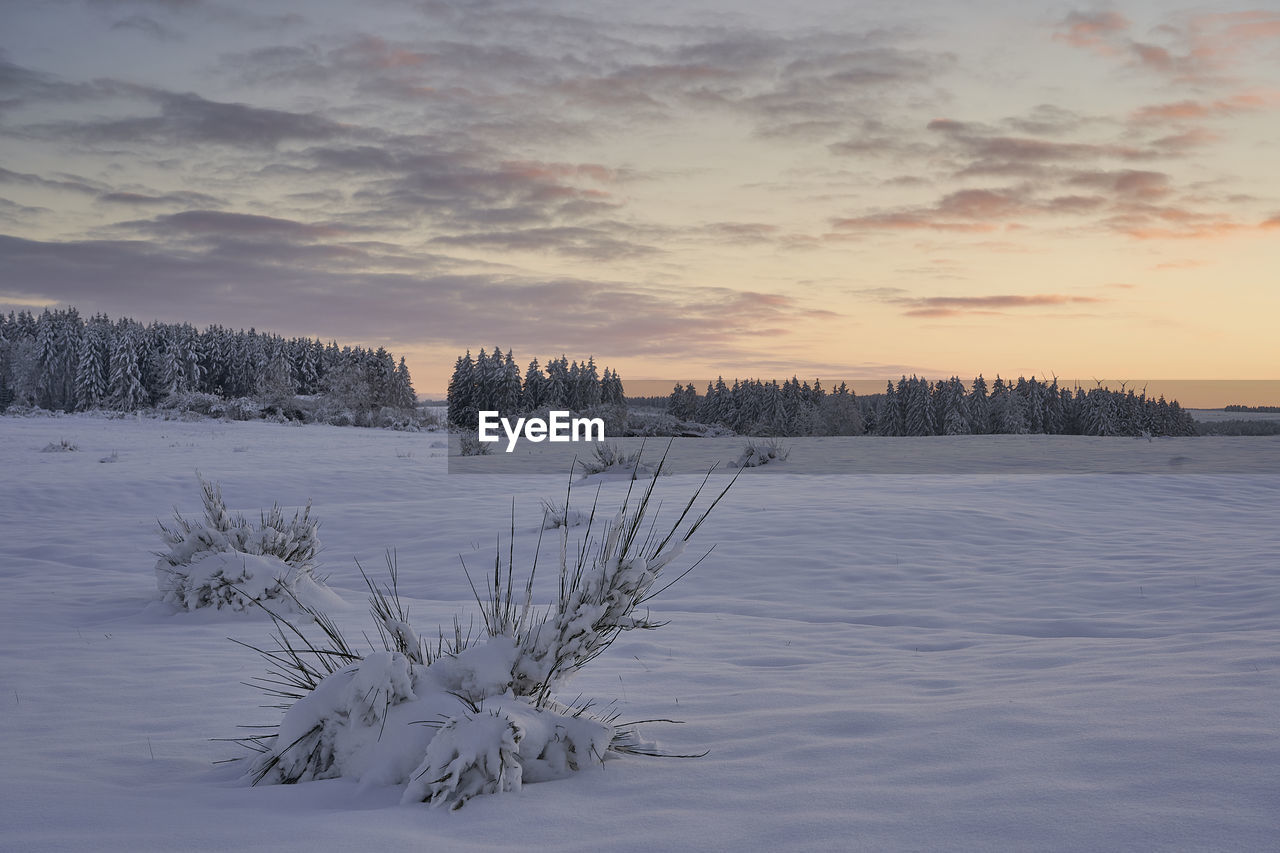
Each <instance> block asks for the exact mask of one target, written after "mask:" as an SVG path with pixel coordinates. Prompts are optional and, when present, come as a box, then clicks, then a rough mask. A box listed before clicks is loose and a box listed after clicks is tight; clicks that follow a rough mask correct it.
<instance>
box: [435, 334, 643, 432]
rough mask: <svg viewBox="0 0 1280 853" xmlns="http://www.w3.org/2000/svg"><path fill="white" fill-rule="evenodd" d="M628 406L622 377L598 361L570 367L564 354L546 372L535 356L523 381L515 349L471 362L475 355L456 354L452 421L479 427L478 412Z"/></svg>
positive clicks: (451, 383)
mask: <svg viewBox="0 0 1280 853" xmlns="http://www.w3.org/2000/svg"><path fill="white" fill-rule="evenodd" d="M602 405H606V406H620V407H623V408H625V407H626V398H625V397H624V395H623V392H622V379H621V378H620V377H619V376H618V374H617V371H614V370H610V369H609V368H607V367H606V368H605V369H604V373H603V375H602V374H601V373H600V371H599V369H598V368H597V367H596V362H595V359H594V358H592V357H588V358H587V360H586V361H584V362H582V363H579V362H577V361H576V360H575V361H573V362H572V363H571V362H570V361H569V360H568V359H567V358H565V356H563V355H562V356H560V358H558V359H552V360H551V361H548V362H547V366H546V368H545V369H544V368H542V367H541V366H539V364H538V360H537V359H536V358H535V359H534V360H533V361H531V362H529V366H528V367H527V368H526V369H525V371H524V375H523V378H521V373H520V367H519V366H518V365H517V364H516V362H515V358H514V357H513V356H512V352H511V350H507V354H506V355H505V356H504V355H503V354H502V350H501V349H500V348H499V347H494V348H493V351H492V352H490V353H486V352H485V351H484V349H481V350H480V354H479V355H478V356H476V358H475V359H474V360H473V359H472V358H471V351H470V350H467V353H466V355H460V356H458V360H457V362H456V363H455V364H454V367H453V376H452V377H451V378H450V379H449V423H451V424H454V425H456V426H468V427H473V428H474V427H475V425H476V418H477V413H478V412H480V411H497V412H501V413H502V415H503V417H506V416H508V415H511V414H521V413H525V412H533V411H537V410H539V409H568V410H570V411H575V412H581V411H585V410H587V409H591V408H594V407H596V406H602Z"/></svg>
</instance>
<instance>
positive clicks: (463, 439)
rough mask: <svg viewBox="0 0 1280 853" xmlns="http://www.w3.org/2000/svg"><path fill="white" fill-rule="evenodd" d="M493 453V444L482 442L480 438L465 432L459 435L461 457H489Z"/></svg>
mask: <svg viewBox="0 0 1280 853" xmlns="http://www.w3.org/2000/svg"><path fill="white" fill-rule="evenodd" d="M491 453H493V444H492V443H490V442H487V441H481V440H480V436H479V435H476V434H474V433H469V432H464V433H461V434H459V435H458V455H459V456H488V455H489V454H491Z"/></svg>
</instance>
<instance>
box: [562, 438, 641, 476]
mask: <svg viewBox="0 0 1280 853" xmlns="http://www.w3.org/2000/svg"><path fill="white" fill-rule="evenodd" d="M642 455H643V450H639V451H636V452H635V453H625V452H623V451H622V449H621V448H619V447H618V445H616V444H609V443H607V442H603V441H601V442H598V443H597V444H596V445H595V448H594V450H593V453H592V456H591V458H590V459H579V460H578V463H577V464H578V468H579V469H581V471H582V476H583V477H590V476H591V475H592V474H605V473H622V474H629V475H630V477H631V479H632V480H639V479H643V478H648V477H652V476H654V473H655V472H654V470H653V469H652V468H650V467H649V466H647V465H643V464H641V462H640V457H641V456H642Z"/></svg>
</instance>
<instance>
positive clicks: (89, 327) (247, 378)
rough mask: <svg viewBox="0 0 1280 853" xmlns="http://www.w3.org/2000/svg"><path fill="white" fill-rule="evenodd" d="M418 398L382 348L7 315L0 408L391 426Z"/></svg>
mask: <svg viewBox="0 0 1280 853" xmlns="http://www.w3.org/2000/svg"><path fill="white" fill-rule="evenodd" d="M300 395H301V396H302V397H304V398H311V399H309V400H307V399H298V398H299V396H300ZM415 402H416V398H415V395H414V390H413V384H412V382H411V381H410V377H409V369H408V367H407V366H406V364H405V361H404V359H403V358H401V359H400V360H399V363H397V362H396V361H395V359H394V357H393V356H392V355H391V353H389V352H387V351H386V350H385V349H383V348H381V347H379V348H378V349H376V350H372V349H363V348H361V347H354V348H353V347H342V348H339V347H338V344H337V343H336V342H330V343H328V344H324V343H322V342H321V341H319V340H313V339H310V338H284V337H282V336H280V335H275V334H270V333H267V332H259V331H257V330H255V329H250V330H249V331H247V332H246V331H244V330H240V331H233V330H231V329H227V328H224V327H222V326H209V327H208V328H206V329H205V330H204V331H199V330H197V329H196V328H195V327H193V326H192V325H191V324H189V323H180V324H178V323H159V322H152V323H149V324H147V325H143V324H142V323H140V322H138V321H137V320H133V319H131V318H128V317H121V318H119V319H116V320H111V319H110V318H109V317H107V316H106V315H104V314H96V315H94V316H92V317H90V318H88V319H85V318H82V317H81V316H80V313H79V311H77V310H76V309H75V308H66V309H61V310H49V309H46V310H44V311H43V312H42V313H41V314H40V315H39V316H35V315H33V314H31V313H29V312H22V313H17V314H15V313H12V312H11V313H10V314H8V315H7V316H5V315H3V314H0V411H3V410H4V409H6V408H8V407H9V406H26V407H39V408H42V409H49V410H61V411H66V412H72V411H85V410H90V409H106V410H112V411H125V412H129V411H134V410H137V409H142V408H148V407H162V408H175V409H184V410H191V411H197V412H200V413H202V414H222V415H227V416H231V417H242V418H250V417H260V416H264V415H270V414H274V415H277V416H283V417H286V418H296V419H299V420H310V419H313V418H314V419H321V420H326V421H328V422H333V423H354V424H357V425H383V422H385V421H387V420H388V419H389V418H390V415H387V416H383V413H391V412H397V411H400V412H403V411H408V410H411V409H412V408H413V406H414V403H415ZM391 419H394V418H391Z"/></svg>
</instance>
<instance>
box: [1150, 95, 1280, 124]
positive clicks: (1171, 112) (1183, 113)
mask: <svg viewBox="0 0 1280 853" xmlns="http://www.w3.org/2000/svg"><path fill="white" fill-rule="evenodd" d="M1277 106H1280V92H1275V91H1267V92H1249V93H1242V94H1238V95H1231V96H1229V97H1226V98H1219V99H1216V100H1212V101H1196V100H1184V101H1174V102H1171V103H1164V104H1152V105H1151V106H1146V107H1141V108H1139V109H1137V110H1135V111H1134V112H1133V114H1132V116H1131V119H1132V121H1134V122H1137V123H1139V124H1156V123H1163V122H1185V121H1194V120H1208V119H1215V118H1221V117H1227V116H1236V115H1241V114H1243V113H1250V112H1257V111H1260V110H1267V109H1274V108H1276V107H1277Z"/></svg>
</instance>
